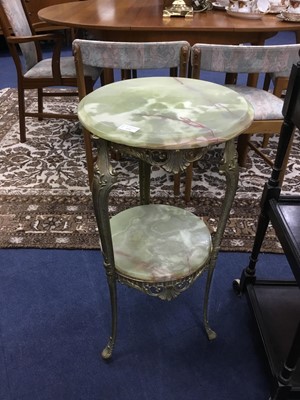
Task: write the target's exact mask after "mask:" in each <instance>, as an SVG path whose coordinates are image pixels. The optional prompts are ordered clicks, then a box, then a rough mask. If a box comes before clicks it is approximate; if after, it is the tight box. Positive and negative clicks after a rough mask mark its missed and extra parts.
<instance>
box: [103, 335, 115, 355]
mask: <svg viewBox="0 0 300 400" xmlns="http://www.w3.org/2000/svg"><path fill="white" fill-rule="evenodd" d="M114 345H115V341H114V340H113V338H112V337H110V338H109V340H108V343H107V345H106V347H105V348H104V349H103V351H102V353H101V356H102V358H103V359H104V360H109V359H110V358H111V356H112V352H113V349H114Z"/></svg>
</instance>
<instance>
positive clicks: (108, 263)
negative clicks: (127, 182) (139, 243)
mask: <svg viewBox="0 0 300 400" xmlns="http://www.w3.org/2000/svg"><path fill="white" fill-rule="evenodd" d="M96 143H97V148H98V157H97V162H96V165H95V171H94V180H93V185H92V195H93V203H94V211H95V215H96V220H97V226H98V230H99V235H100V240H101V248H102V253H103V257H104V267H105V270H106V276H107V282H108V286H109V293H110V298H111V313H112V326H111V336H110V337H109V340H108V343H107V345H106V347H105V348H104V350H103V351H102V357H103V358H104V359H108V358H110V357H111V355H112V351H113V348H114V344H115V340H116V332H117V291H116V276H115V275H116V273H115V260H114V251H113V244H112V237H111V229H110V221H109V214H108V196H109V192H110V191H111V189H112V187H113V185H114V183H115V182H116V176H115V175H114V172H113V170H112V166H111V164H110V162H109V158H108V148H107V147H108V146H107V142H106V141H104V140H102V139H98V140H97V141H96Z"/></svg>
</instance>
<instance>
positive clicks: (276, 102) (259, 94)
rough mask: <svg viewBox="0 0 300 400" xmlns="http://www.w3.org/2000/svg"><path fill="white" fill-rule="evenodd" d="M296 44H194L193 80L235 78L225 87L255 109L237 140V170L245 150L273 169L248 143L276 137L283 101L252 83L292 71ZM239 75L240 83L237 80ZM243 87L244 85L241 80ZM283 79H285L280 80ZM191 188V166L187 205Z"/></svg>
mask: <svg viewBox="0 0 300 400" xmlns="http://www.w3.org/2000/svg"><path fill="white" fill-rule="evenodd" d="M299 50H300V45H299V44H290V45H265V46H251V45H217V44H202V43H196V44H195V45H194V46H193V47H192V49H191V66H192V78H194V79H199V78H200V79H201V72H202V71H210V72H218V73H224V76H225V77H227V76H228V75H229V74H238V77H237V80H236V82H235V84H227V83H226V80H225V82H224V84H226V86H228V87H230V88H231V89H233V90H234V91H236V92H238V93H240V94H241V95H242V96H244V97H245V98H246V99H247V100H248V101H249V102H250V104H251V105H252V106H253V108H254V121H253V123H252V124H251V126H250V127H249V128H248V129H247V130H246V131H245V132H243V133H242V134H241V135H240V136H239V137H238V142H237V152H238V162H239V165H240V166H243V167H244V166H246V159H247V155H248V148H249V147H251V148H252V149H253V150H254V151H255V152H256V153H258V155H259V156H260V157H261V158H262V159H263V160H264V161H265V162H267V163H268V164H269V165H270V166H273V160H272V159H270V158H269V157H267V156H266V155H265V154H263V153H262V152H261V151H260V149H257V148H256V146H255V145H253V144H252V143H251V141H250V136H251V135H253V134H278V133H279V132H280V128H281V124H282V121H283V116H282V106H283V100H282V99H281V98H280V97H278V96H276V95H275V94H274V93H276V94H277V93H278V92H277V91H276V88H275V91H274V93H271V92H269V91H266V90H263V88H259V87H256V83H255V84H253V83H252V82H253V81H251V79H252V77H253V74H262V75H263V74H266V73H273V74H274V73H276V74H277V81H278V82H280V77H279V76H278V75H279V73H281V72H282V71H285V70H288V69H289V68H291V66H292V64H293V62H294V61H295V59H296V60H297V59H298V55H299ZM240 74H245V75H242V81H240V80H239V76H240ZM245 76H246V78H247V80H246V83H244V82H243V78H244V80H245ZM283 78H285V77H283ZM288 156H289V154H288V153H287V154H286V159H285V162H284V168H283V169H282V172H281V177H280V179H281V180H283V177H284V173H285V169H286V166H287V162H288ZM191 185H192V166H190V167H189V168H188V169H187V173H186V182H185V200H186V201H189V200H190V196H191Z"/></svg>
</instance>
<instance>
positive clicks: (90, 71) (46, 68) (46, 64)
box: [24, 57, 101, 80]
mask: <svg viewBox="0 0 300 400" xmlns="http://www.w3.org/2000/svg"><path fill="white" fill-rule="evenodd" d="M60 68H61V75H62V77H63V78H76V68H75V63H74V57H61V59H60ZM100 71H101V69H100V68H95V67H89V66H88V67H84V75H85V76H90V77H92V79H93V80H96V79H97V78H98V77H99V74H100ZM24 76H25V77H26V78H52V77H53V75H52V59H51V58H45V59H44V60H42V61H40V62H38V63H37V64H35V65H34V66H33V67H32V68H31V69H30V70H29V71H27V72H26V73H25V74H24Z"/></svg>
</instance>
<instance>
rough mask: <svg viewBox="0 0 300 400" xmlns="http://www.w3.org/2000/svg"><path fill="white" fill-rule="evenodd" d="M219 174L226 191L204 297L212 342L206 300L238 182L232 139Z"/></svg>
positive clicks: (210, 336) (215, 235)
mask: <svg viewBox="0 0 300 400" xmlns="http://www.w3.org/2000/svg"><path fill="white" fill-rule="evenodd" d="M220 172H221V173H224V174H225V177H226V190H225V197H224V201H223V205H222V209H221V214H220V217H219V222H218V226H217V231H216V232H215V234H214V235H213V239H212V243H213V249H212V254H211V258H210V262H209V265H208V273H207V281H206V288H205V295H204V315H203V317H204V327H205V330H206V333H207V336H208V338H209V340H213V339H215V338H216V336H217V334H216V332H214V331H213V330H212V329H211V328H210V326H209V323H208V300H209V293H210V287H211V282H212V278H213V273H214V269H215V266H216V261H217V257H218V253H219V250H220V244H221V241H222V238H223V234H224V230H225V227H226V223H227V220H228V217H229V213H230V209H231V207H232V204H233V200H234V196H235V193H236V190H237V186H238V180H239V167H238V163H237V152H236V148H235V144H234V139H232V140H230V141H228V142H226V144H225V150H224V156H223V160H222V164H221V166H220Z"/></svg>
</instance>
